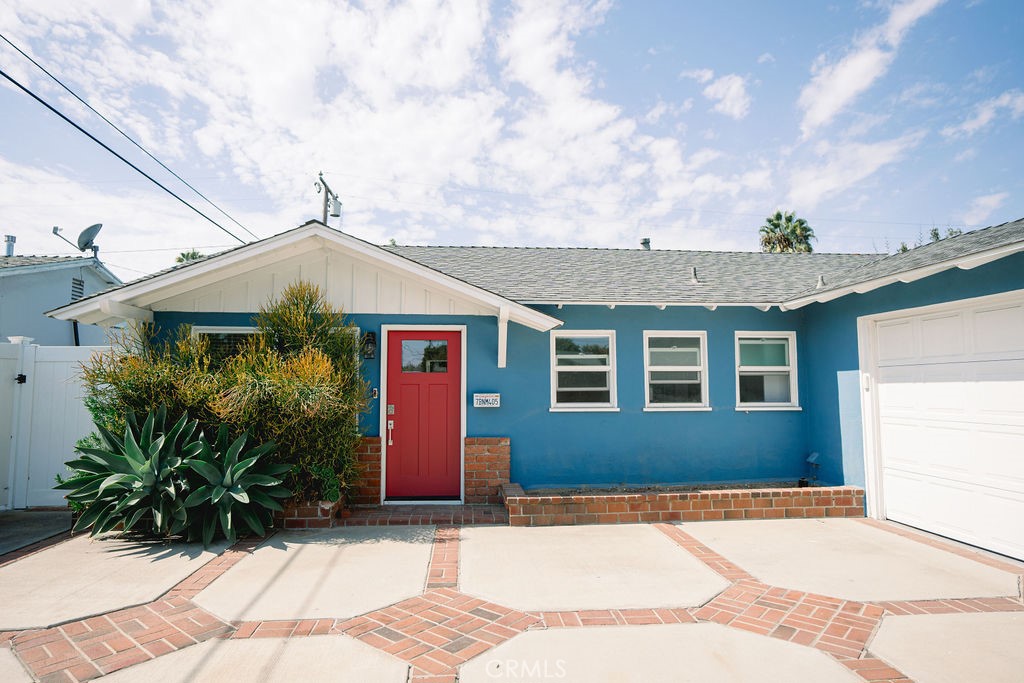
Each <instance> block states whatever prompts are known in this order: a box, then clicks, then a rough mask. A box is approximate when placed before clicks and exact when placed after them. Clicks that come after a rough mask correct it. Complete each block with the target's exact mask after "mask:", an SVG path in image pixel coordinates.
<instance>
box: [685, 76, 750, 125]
mask: <svg viewBox="0 0 1024 683" xmlns="http://www.w3.org/2000/svg"><path fill="white" fill-rule="evenodd" d="M679 76H680V78H692V79H693V80H695V81H697V82H698V83H701V84H705V83H706V84H707V87H705V88H704V90H703V91H702V93H701V94H703V95H704V97H706V98H707V99H709V100H711V101H712V102H714V103H715V106H714V107H712V109H714V110H715V111H717V112H718V113H720V114H725V115H726V116H728V117H730V118H733V119H736V120H737V121H739V120H740V119H742V118H744V117H745V116H746V115H747V113H748V112H749V111H750V95H749V94H748V93H747V79H745V78H744V77H742V76H739V75H737V74H726V75H725V76H720V77H719V78H717V79H716V78H715V72H714V71H712V70H711V69H690V70H689V71H684V72H683V73H681V74H679Z"/></svg>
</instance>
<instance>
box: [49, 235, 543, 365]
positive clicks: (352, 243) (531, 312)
mask: <svg viewBox="0 0 1024 683" xmlns="http://www.w3.org/2000/svg"><path fill="white" fill-rule="evenodd" d="M298 280H305V281H307V282H311V283H313V284H315V285H318V286H319V287H320V288H322V289H323V290H324V292H325V293H326V294H327V297H328V299H329V300H330V301H331V302H332V303H333V304H334V305H336V306H340V307H341V308H342V309H343V310H344V311H345V312H346V313H350V314H378V315H410V314H411V315H476V316H494V317H495V318H497V321H498V348H497V355H498V366H499V367H505V355H506V348H507V338H508V323H509V322H514V323H518V324H521V325H525V326H527V327H529V328H531V329H535V330H538V331H543V332H546V331H548V330H551V329H553V328H555V327H558V326H559V325H561V324H562V323H561V321H560V320H558V319H556V318H553V317H551V316H548V315H546V314H544V313H541V312H540V311H537V310H535V309H532V308H530V307H528V306H524V305H522V304H519V303H517V302H515V301H512V300H510V299H506V298H505V297H502V296H500V295H498V294H494V293H493V292H489V291H487V290H485V289H481V288H480V287H477V286H475V285H471V284H469V283H466V282H464V281H462V280H459V279H457V278H454V277H452V276H450V275H446V274H444V273H441V272H439V271H437V270H433V269H431V268H428V267H426V266H424V265H422V264H419V263H416V262H415V261H411V260H409V259H406V258H404V257H402V256H399V255H397V254H394V253H391V252H389V251H387V250H385V249H381V248H380V247H378V246H376V245H373V244H370V243H368V242H364V241H362V240H360V239H357V238H355V237H352V236H351V235H347V234H345V233H342V232H339V231H337V230H334V229H332V228H328V227H327V226H324V225H323V224H321V223H318V222H310V223H307V224H305V225H302V226H300V227H298V228H295V229H294V230H290V231H288V232H285V233H282V234H280V235H275V236H274V237H270V238H267V239H265V240H261V241H260V242H254V243H252V244H247V245H244V246H242V247H238V248H236V249H233V250H231V251H228V252H224V253H223V254H219V255H216V256H213V257H210V258H208V259H204V260H202V261H198V262H196V263H193V264H188V265H187V266H184V267H181V268H177V269H174V270H170V271H167V272H165V273H161V274H158V275H155V276H153V277H150V278H147V279H143V280H139V281H137V282H134V283H129V284H127V285H125V286H124V287H121V288H118V289H115V290H110V291H108V292H104V293H102V294H99V295H96V296H93V297H89V298H87V299H84V300H82V301H79V302H76V303H74V304H70V305H68V306H63V307H61V308H58V309H55V310H54V311H50V313H49V315H51V316H53V317H55V318H58V319H62V320H78V321H80V322H89V323H95V324H101V325H112V324H117V323H119V322H122V321H123V320H126V319H136V320H152V319H153V312H155V311H181V312H190V313H238V312H255V311H257V310H259V307H260V306H262V305H264V304H265V303H267V301H269V300H271V299H273V298H275V297H277V296H279V295H280V294H281V292H282V290H283V289H284V288H285V287H286V286H287V285H289V284H291V283H293V282H296V281H298Z"/></svg>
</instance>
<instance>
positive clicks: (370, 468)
mask: <svg viewBox="0 0 1024 683" xmlns="http://www.w3.org/2000/svg"><path fill="white" fill-rule="evenodd" d="M380 457H381V456H380V437H379V436H364V437H363V440H362V442H360V444H359V448H358V449H357V450H356V459H357V460H358V461H359V469H360V476H359V481H358V482H357V483H356V487H355V491H354V492H353V495H352V504H353V505H380V472H381V467H380Z"/></svg>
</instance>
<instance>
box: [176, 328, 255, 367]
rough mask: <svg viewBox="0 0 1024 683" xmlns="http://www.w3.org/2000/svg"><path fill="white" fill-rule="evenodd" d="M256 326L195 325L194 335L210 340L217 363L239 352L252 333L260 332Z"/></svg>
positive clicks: (211, 349)
mask: <svg viewBox="0 0 1024 683" xmlns="http://www.w3.org/2000/svg"><path fill="white" fill-rule="evenodd" d="M258 333H259V331H258V330H257V329H256V328H255V327H231V326H227V325H193V326H192V336H193V337H199V336H203V337H206V338H207V339H209V340H210V358H211V359H213V361H214V362H215V363H217V362H220V361H223V360H224V359H225V358H230V357H231V356H234V355H235V354H237V353H238V349H239V348H241V346H242V344H244V343H245V340H246V339H248V338H249V336H250V335H253V334H258Z"/></svg>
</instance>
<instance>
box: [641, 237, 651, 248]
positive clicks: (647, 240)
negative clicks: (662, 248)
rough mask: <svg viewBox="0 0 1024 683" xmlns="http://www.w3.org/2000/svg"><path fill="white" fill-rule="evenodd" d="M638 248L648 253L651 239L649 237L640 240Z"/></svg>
mask: <svg viewBox="0 0 1024 683" xmlns="http://www.w3.org/2000/svg"><path fill="white" fill-rule="evenodd" d="M640 246H641V247H642V248H643V249H646V250H647V251H650V250H651V238H650V237H644V238H643V239H642V240H640Z"/></svg>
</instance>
